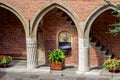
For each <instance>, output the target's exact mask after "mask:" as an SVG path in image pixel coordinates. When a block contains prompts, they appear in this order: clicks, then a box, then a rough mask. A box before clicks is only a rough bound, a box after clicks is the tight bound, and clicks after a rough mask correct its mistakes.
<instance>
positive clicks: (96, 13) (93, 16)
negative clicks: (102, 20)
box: [84, 4, 116, 38]
mask: <svg viewBox="0 0 120 80" xmlns="http://www.w3.org/2000/svg"><path fill="white" fill-rule="evenodd" d="M108 9H112V10H116V6H115V5H113V4H111V5H104V6H101V7H99V8H97V9H96V10H95V11H93V13H92V14H91V15H90V16H89V17H88V19H87V20H86V24H85V30H84V36H85V38H89V32H90V28H91V25H92V23H93V22H94V20H95V19H96V18H97V17H98V16H99V15H100V14H101V13H103V12H105V11H106V10H108Z"/></svg>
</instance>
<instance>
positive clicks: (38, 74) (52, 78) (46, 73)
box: [0, 60, 120, 80]
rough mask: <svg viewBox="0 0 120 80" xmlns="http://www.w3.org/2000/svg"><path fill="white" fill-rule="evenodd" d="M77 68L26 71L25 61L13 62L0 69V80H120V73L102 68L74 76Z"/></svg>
mask: <svg viewBox="0 0 120 80" xmlns="http://www.w3.org/2000/svg"><path fill="white" fill-rule="evenodd" d="M76 71H77V67H73V66H66V68H65V69H64V70H62V71H54V70H50V69H49V66H40V68H38V69H33V70H31V69H27V68H26V61H19V60H18V61H17V60H16V61H13V62H12V63H11V64H10V65H9V66H8V67H7V68H0V80H120V73H110V72H108V71H106V70H105V69H103V68H100V69H99V68H93V69H91V71H89V72H86V73H79V74H76Z"/></svg>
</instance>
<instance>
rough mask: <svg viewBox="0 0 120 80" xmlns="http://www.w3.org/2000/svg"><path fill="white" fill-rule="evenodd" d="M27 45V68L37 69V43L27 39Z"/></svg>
mask: <svg viewBox="0 0 120 80" xmlns="http://www.w3.org/2000/svg"><path fill="white" fill-rule="evenodd" d="M26 40H27V41H26V44H27V68H28V69H33V68H36V67H37V64H38V61H37V42H36V40H33V39H31V38H27V39H26Z"/></svg>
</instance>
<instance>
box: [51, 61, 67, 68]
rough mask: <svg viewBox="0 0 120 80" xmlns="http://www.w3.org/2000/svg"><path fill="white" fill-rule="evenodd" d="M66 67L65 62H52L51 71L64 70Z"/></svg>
mask: <svg viewBox="0 0 120 80" xmlns="http://www.w3.org/2000/svg"><path fill="white" fill-rule="evenodd" d="M64 66H65V63H64V62H57V63H56V62H50V69H51V70H62V69H63V68H64Z"/></svg>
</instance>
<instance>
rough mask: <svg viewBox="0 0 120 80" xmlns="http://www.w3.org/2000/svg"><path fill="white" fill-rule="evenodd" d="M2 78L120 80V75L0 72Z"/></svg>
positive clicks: (3, 79)
mask: <svg viewBox="0 0 120 80" xmlns="http://www.w3.org/2000/svg"><path fill="white" fill-rule="evenodd" d="M0 80H120V77H119V78H118V77H111V78H110V77H107V76H106V77H103V76H80V75H79V76H64V75H51V74H36V73H12V72H11V73H10V72H9V73H5V72H1V73H0Z"/></svg>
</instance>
